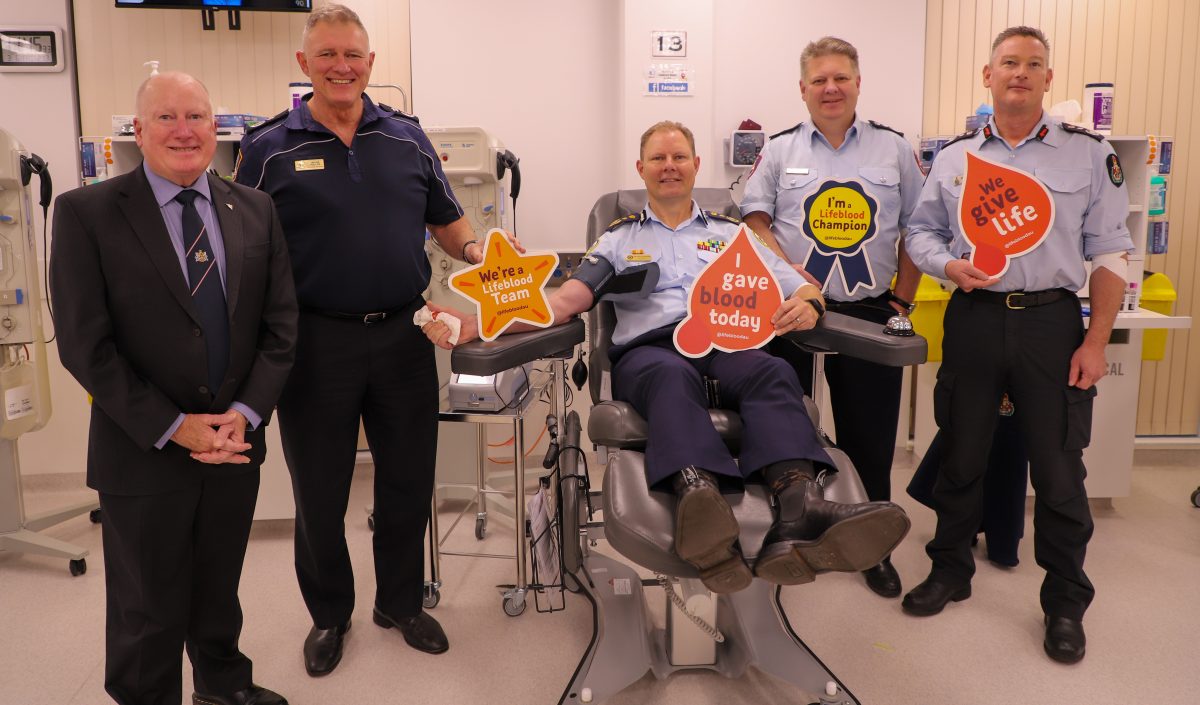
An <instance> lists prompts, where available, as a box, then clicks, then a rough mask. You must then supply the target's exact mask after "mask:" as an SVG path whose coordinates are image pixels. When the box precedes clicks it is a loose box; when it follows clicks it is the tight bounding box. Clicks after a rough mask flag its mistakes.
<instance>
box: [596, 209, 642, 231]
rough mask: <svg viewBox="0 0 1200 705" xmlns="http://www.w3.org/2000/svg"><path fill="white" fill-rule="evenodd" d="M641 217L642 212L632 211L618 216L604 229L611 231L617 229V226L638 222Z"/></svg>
mask: <svg viewBox="0 0 1200 705" xmlns="http://www.w3.org/2000/svg"><path fill="white" fill-rule="evenodd" d="M641 217H642V214H641V213H630V214H629V215H623V216H621V217H620V218H617V219H616V220H614V221H613V222H611V223H609V224H608V227H607V228H605V229H604V232H606V233H611V232H612V231H614V230H616V229H617V228H619V227H621V226H622V225H625V224H626V223H635V222H637V221H638V220H639V219H641Z"/></svg>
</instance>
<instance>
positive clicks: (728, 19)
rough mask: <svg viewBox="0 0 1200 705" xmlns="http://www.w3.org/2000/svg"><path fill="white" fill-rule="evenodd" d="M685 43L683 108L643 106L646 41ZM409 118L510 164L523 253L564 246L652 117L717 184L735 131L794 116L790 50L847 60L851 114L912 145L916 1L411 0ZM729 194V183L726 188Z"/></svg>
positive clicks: (919, 73) (625, 178) (918, 72)
mask: <svg viewBox="0 0 1200 705" xmlns="http://www.w3.org/2000/svg"><path fill="white" fill-rule="evenodd" d="M655 29H669V30H685V31H687V32H688V56H687V57H686V58H683V59H679V60H678V61H680V62H683V63H686V64H687V65H688V68H689V69H690V71H691V80H692V82H693V91H692V93H693V95H691V96H689V97H671V98H667V97H648V96H645V95H643V93H644V84H645V72H646V69H647V68H648V67H649V66H650V64H651V63H656V62H667V61H672V60H668V59H654V58H652V57H651V56H650V32H651V31H652V30H655ZM412 32H413V36H412V50H413V56H412V66H413V91H414V100H415V108H416V111H417V114H418V115H419V116H420V117H421V120H422V123H423V124H426V125H452V124H477V125H481V126H483V127H486V128H487V129H489V130H491V131H492V132H494V133H495V134H496V135H497V136H499V138H500V139H501V140H503V141H504V142H505V144H506V145H507V147H508V148H509V149H511V150H512V151H513V152H515V153H516V154H517V155H518V156H520V157H521V168H522V174H523V177H524V183H523V187H522V188H523V191H522V195H521V200H520V207H519V213H518V215H519V218H518V227H519V230H520V235H521V238H522V239H523V240H524V241H525V242H526V243H527V244H529V245H531V246H534V247H545V248H555V249H562V250H567V249H574V248H578V247H581V245H582V242H583V240H582V238H583V233H582V228H581V225H582V223H583V222H584V220H585V218H586V217H587V213H588V211H589V210H590V209H591V205H592V203H593V202H594V201H595V199H596V198H597V197H598V196H600V195H601V194H603V193H606V192H608V191H612V190H615V189H617V188H640V187H641V185H642V184H641V181H640V180H639V179H638V177H637V173H636V171H635V170H634V166H633V163H634V160H636V158H637V151H638V138H639V137H640V135H641V133H642V131H643V130H645V129H646V127H648V126H649V125H651V124H653V123H654V122H657V121H659V120H664V119H670V120H678V121H681V122H683V123H684V124H686V125H688V127H690V128H691V129H692V131H693V132H694V133H695V134H696V138H697V144H696V150H697V153H698V154H699V155H700V158H701V169H700V174H699V177H698V179H697V185H698V186H710V187H711V186H720V187H725V186H728V185H729V184H730V183H731V182H733V181H734V180H736V179H737V177H738V176H739V175H740V174H741V173H742V170H736V169H731V168H728V167H726V166H724V164H725V149H726V148H725V146H724V140H725V138H726V137H727V136H728V134H729V132H730V131H731V130H733V129H734V128H736V127H737V125H738V124H739V123H740V122H741V121H742V119H743V118H746V117H750V118H753V119H754V120H756V121H757V122H759V123H761V124H762V125H763V126H764V128H765V129H767V130H768V131H770V132H776V131H779V130H782V129H784V128H786V127H790V126H792V125H794V124H796V123H797V122H799V121H800V120H803V119H807V117H808V116H807V112H806V111H805V109H804V103H803V102H802V101H801V100H800V89H799V86H798V81H799V77H800V70H799V56H800V51H801V49H803V47H804V44H805V43H807V42H808V41H809V40H811V39H815V38H817V37H820V36H822V35H823V34H828V33H834V34H837V35H839V36H841V37H843V38H845V39H847V40H849V41H851V42H852V43H854V44H855V45H856V46H857V47H858V48H859V52H860V63H861V66H862V71H863V94H862V98H861V100H860V102H859V114H860V115H863V116H865V117H869V118H871V119H874V120H878V121H880V122H883V123H885V124H888V125H890V126H892V127H895V128H896V129H898V130H900V131H902V132H904V133H906V136H908V138H909V139H910V140H911V141H912V142H913V143H914V145H915V144H916V140H917V133H918V131H919V129H920V126H921V95H922V82H923V76H924V72H923V70H922V66H923V59H924V37H925V1H924V0H846V1H843V2H839V3H836V4H835V3H828V4H817V3H809V2H805V3H800V2H795V0H752V1H748V2H747V1H742V2H736V1H735V0H622V1H621V2H614V1H613V0H579V1H577V2H571V3H556V4H549V3H544V2H537V1H536V0H517V1H515V2H507V3H503V4H496V3H492V4H485V3H481V2H478V0H440V1H439V0H414V2H413V3H412ZM737 193H738V194H740V186H739V188H738V191H737Z"/></svg>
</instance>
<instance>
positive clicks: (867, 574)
mask: <svg viewBox="0 0 1200 705" xmlns="http://www.w3.org/2000/svg"><path fill="white" fill-rule="evenodd" d="M863 577H864V578H866V579H867V587H869V588H871V591H872V592H874V593H875V594H876V595H879V596H880V597H900V590H901V589H902V588H901V587H900V574H899V573H897V572H896V568H895V566H893V565H892V559H891V558H890V557H889V558H884V559H883V560H882V561H880V563H879V565H877V566H875V567H873V568H867V569H866V570H864V571H863Z"/></svg>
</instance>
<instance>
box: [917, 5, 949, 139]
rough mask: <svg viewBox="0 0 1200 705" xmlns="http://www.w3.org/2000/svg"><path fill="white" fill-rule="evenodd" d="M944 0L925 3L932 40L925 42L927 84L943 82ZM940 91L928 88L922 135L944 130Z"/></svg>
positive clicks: (923, 110) (938, 133)
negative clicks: (936, 39) (942, 127)
mask: <svg viewBox="0 0 1200 705" xmlns="http://www.w3.org/2000/svg"><path fill="white" fill-rule="evenodd" d="M941 32H942V0H929V1H928V2H927V3H926V4H925V36H926V37H930V40H929V41H927V42H925V86H937V85H940V83H941V75H942V72H941V69H942V42H941V41H935V40H934V39H933V38H934V37H937V38H939V39H940V37H941ZM938 107H939V106H938V92H937V91H936V90H929V89H928V88H926V90H925V96H924V102H923V103H922V109H921V135H922V136H926V135H940V134H943V133H944V132H946V131H944V130H942V129H941V128H940V126H939V125H938Z"/></svg>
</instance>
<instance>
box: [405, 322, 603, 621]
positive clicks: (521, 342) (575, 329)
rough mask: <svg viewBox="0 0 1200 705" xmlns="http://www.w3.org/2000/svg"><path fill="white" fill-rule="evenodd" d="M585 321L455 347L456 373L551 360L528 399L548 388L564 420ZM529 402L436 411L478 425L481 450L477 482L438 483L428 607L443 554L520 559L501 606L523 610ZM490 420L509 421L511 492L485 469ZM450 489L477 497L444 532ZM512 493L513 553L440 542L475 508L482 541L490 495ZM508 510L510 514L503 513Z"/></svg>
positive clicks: (435, 595)
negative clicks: (443, 495) (570, 365)
mask: <svg viewBox="0 0 1200 705" xmlns="http://www.w3.org/2000/svg"><path fill="white" fill-rule="evenodd" d="M584 337H585V336H584V324H583V321H582V320H580V319H575V320H573V321H571V322H570V323H567V324H565V325H562V326H557V327H555V328H554V329H551V331H535V332H532V333H517V334H514V335H507V336H503V337H502V338H499V339H497V340H494V341H491V342H483V341H475V342H472V343H468V344H466V345H463V346H460V347H458V348H455V349H454V351H453V353H452V354H451V357H450V368H451V370H453V371H454V372H456V373H461V374H470V375H479V376H487V375H493V374H497V373H499V372H501V371H503V370H507V369H510V368H512V367H516V366H518V365H521V364H524V363H526V362H529V361H531V360H534V361H549V362H550V363H551V364H550V374H549V379H548V381H547V382H546V383H545V384H544V385H541V386H539V388H538V389H537V390H536V391H535V390H533V389H531V390H530V392H529V397H530V398H535V396H534V395H535V394H541V392H542V390H546V389H548V390H549V392H550V413H551V414H552V415H553V417H554V418H555V419H559V420H561V419H562V418H563V417H564V415H565V413H566V401H567V400H566V394H567V389H566V376H565V364H564V362H565V361H566V360H569V359H570V358H571V357H573V356H574V349H575V346H576V345H578V344H580V343H582V342H583V341H584ZM530 406H531V404H518V405H517V406H516V408H514V409H508V410H506V411H504V412H497V413H480V412H459V411H450V410H448V409H443V410H442V411H440V412H439V413H438V419H439V420H440V421H454V422H466V423H474V424H478V433H477V435H476V444H477V446H478V450H479V453H478V455H477V459H476V464H477V465H476V475H475V484H474V485H467V484H461V483H441V484H436V485H435V486H434V491H433V498H432V502H433V505H432V507H431V511H430V515H429V516H430V521H429V580H427V581H426V582H425V595H424V605H425V607H426V608H430V609H431V608H433V607H435V606H436V605H437V604H438V602H439V601H440V600H441V587H442V579H441V557H442V556H443V555H446V556H471V557H475V558H501V559H512V560H515V561H516V582H515V583H513V584H512V585H511V586H504V588H505V589H504V592H503V598H502V601H501V606H502V607H503V609H504V613H505V614H507V615H509V616H511V617H516V616H518V615H520V614H522V613H523V612H524V611H525V607H526V593H527V591H528V590H529V589H530V588H531V587H534V588H538V587H540V586H536V585H535V586H531V585H530V583H529V580H528V572H527V569H526V566H527V552H528V546H527V544H526V536H525V490H524V488H525V412H526V411H527V410H528V409H529V407H530ZM489 424H497V425H509V426H511V428H512V432H513V474H512V479H513V487H512V490H511V493H510V491H509V490H506V489H497V488H494V487H492V486H489V485H488V484H487V477H486V473H485V470H486V468H487V426H488V425H489ZM450 488H457V489H463V488H466V489H469V490H473V491H474V497H473V498H472V499H471V500H470V501H469V502H468V503H467V505H466V506H465V507H464V508H463V509H462V510H461V511H460V512H459V514H458V516H457V517H455V519H454V521H453V522H452V523H451V524H450V526H449V527H448V528H447V529H446V531H445V535H443V533H442V531H441V529H440V527H439V525H438V512H437V508H438V491H439V490H444V489H450ZM508 494H511V495H512V500H513V506H512V517H513V521H514V525H515V526H514V529H515V531H514V537H513V547H514V548H513V553H511V554H510V553H482V552H469V551H445V550H443V549H442V545H443V544H444V543H445V541H446V539H447V538H448V537H449V536H450V534H451V533H452V532H453V531H454V529H455V527H457V526H458V524H459V523H460V522H461V521H462V519H463V517H465V516H467V514H468V512H469V511H470V510H471V509H472V508H474V509H475V538H476V539H483V537H484V536H485V535H486V532H487V524H488V506H489V504H488V496H489V495H501V496H504V495H508ZM505 513H507V512H505Z"/></svg>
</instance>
